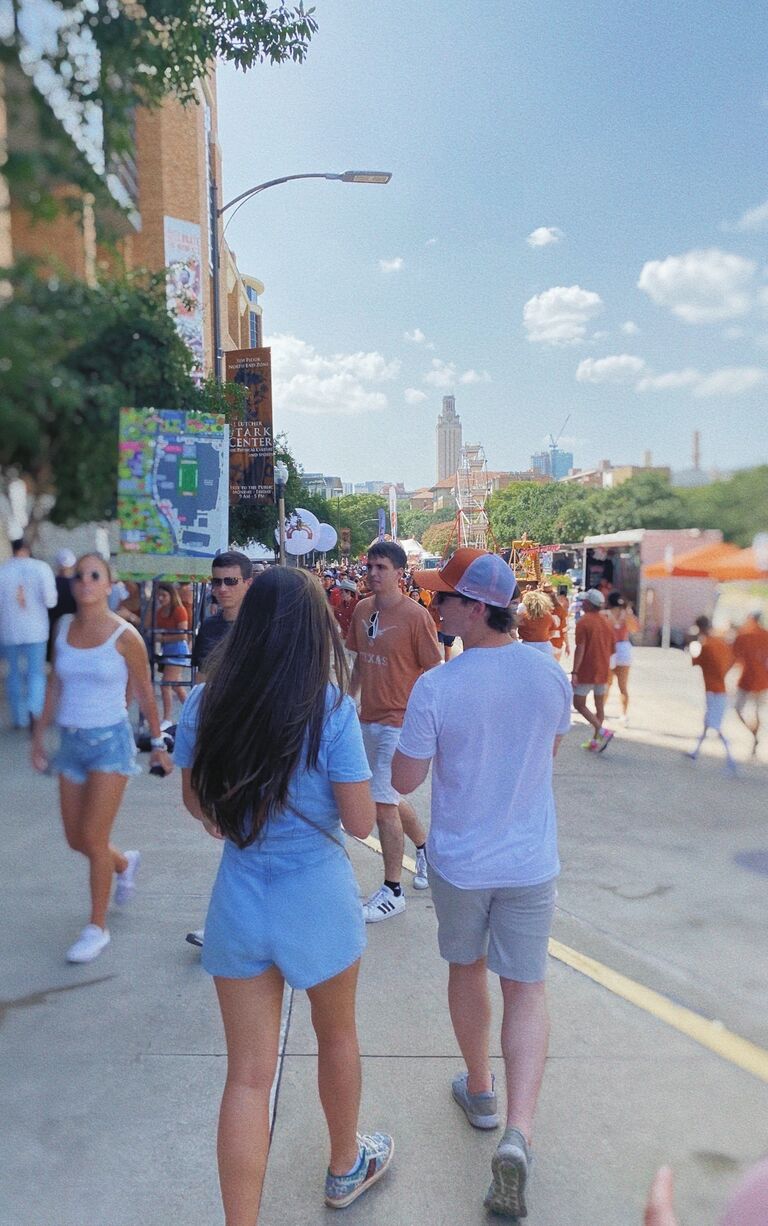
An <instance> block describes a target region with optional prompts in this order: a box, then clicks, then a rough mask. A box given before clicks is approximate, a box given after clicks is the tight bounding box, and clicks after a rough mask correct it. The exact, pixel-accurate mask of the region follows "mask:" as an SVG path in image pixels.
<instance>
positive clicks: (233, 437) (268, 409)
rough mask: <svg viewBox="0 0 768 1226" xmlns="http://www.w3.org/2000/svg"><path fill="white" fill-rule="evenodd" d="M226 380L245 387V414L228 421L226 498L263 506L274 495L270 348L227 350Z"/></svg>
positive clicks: (234, 502)
mask: <svg viewBox="0 0 768 1226" xmlns="http://www.w3.org/2000/svg"><path fill="white" fill-rule="evenodd" d="M225 363H226V380H227V382H228V383H240V384H242V386H243V387H245V389H246V393H247V397H248V399H247V401H246V406H245V417H244V418H243V420H242V421H230V423H229V448H230V451H229V501H230V503H231V505H232V506H234V505H236V504H237V503H238V502H245V503H253V504H257V505H263V504H264V503H271V502H274V498H275V444H274V434H273V428H272V350H271V349H269V348H266V349H230V350H229V352H228V353H226V354H225Z"/></svg>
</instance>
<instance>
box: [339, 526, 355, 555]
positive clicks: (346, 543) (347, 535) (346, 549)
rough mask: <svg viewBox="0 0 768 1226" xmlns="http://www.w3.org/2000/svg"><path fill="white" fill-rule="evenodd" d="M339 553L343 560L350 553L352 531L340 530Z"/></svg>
mask: <svg viewBox="0 0 768 1226" xmlns="http://www.w3.org/2000/svg"><path fill="white" fill-rule="evenodd" d="M339 535H340V537H341V552H342V554H343V556H344V557H345V558H348V557H349V555H350V553H351V552H352V529H351V528H342V530H341V533H340V534H339Z"/></svg>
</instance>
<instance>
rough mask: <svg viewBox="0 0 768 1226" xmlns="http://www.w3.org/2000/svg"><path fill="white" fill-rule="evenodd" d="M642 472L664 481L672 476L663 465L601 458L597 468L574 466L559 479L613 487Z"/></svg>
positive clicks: (592, 486)
mask: <svg viewBox="0 0 768 1226" xmlns="http://www.w3.org/2000/svg"><path fill="white" fill-rule="evenodd" d="M643 473H653V474H654V475H655V476H657V477H661V478H662V479H663V480H664V481H669V480H670V479H671V477H672V470H671V469H670V468H667V467H666V466H665V465H648V466H645V465H642V464H616V465H614V464H611V461H610V460H601V461H600V463H599V464H598V466H597V468H576V469H572V471H571V472H570V473H569V474H568V475H567V476H565V477H561V478H560V480H561V481H563V482H568V483H569V484H571V485H586V486H589V487H590V488H592V489H603V490H607V489H615V488H616V486H618V485H623V484H624V482H625V481H631V480H632V478H633V477H639V476H641V475H642V474H643Z"/></svg>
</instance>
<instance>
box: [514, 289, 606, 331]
mask: <svg viewBox="0 0 768 1226" xmlns="http://www.w3.org/2000/svg"><path fill="white" fill-rule="evenodd" d="M602 309H603V300H602V298H601V297H600V295H599V294H595V293H593V292H592V290H586V289H582V288H581V286H579V285H569V286H564V285H556V286H554V287H553V288H552V289H547V290H544V292H543V293H542V294H536V295H535V297H533V298H529V299H528V301H527V302H526V304H525V306H524V307H523V324H524V326H525V329H526V331H527V333H528V340H529V341H533V342H540V343H542V344H546V345H572V344H574V343H576V342H578V341H583V340H584V337H585V335H586V331H587V324H588V323H589V321H590V319H593V318H594V317H595V315H599V314H600V312H601V311H602Z"/></svg>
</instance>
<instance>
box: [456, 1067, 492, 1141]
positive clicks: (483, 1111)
mask: <svg viewBox="0 0 768 1226" xmlns="http://www.w3.org/2000/svg"><path fill="white" fill-rule="evenodd" d="M467 1076H468V1074H467V1073H457V1074H456V1076H455V1077H454V1079H453V1081H452V1082H451V1094H452V1095H453V1097H454V1100H455V1101H456V1102H457V1103H458V1104H459V1106H460V1107H461V1109H462V1111H463V1112H464V1114H465V1115H466V1117H467V1119H468V1120H469V1122H470V1124H471V1125H472V1127H473V1128H498V1126H499V1104H498V1102H497V1100H496V1078H495V1077H492V1078H491V1089H490V1090H486V1091H485V1092H484V1093H481V1094H470V1092H469V1090H468V1089H467Z"/></svg>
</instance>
